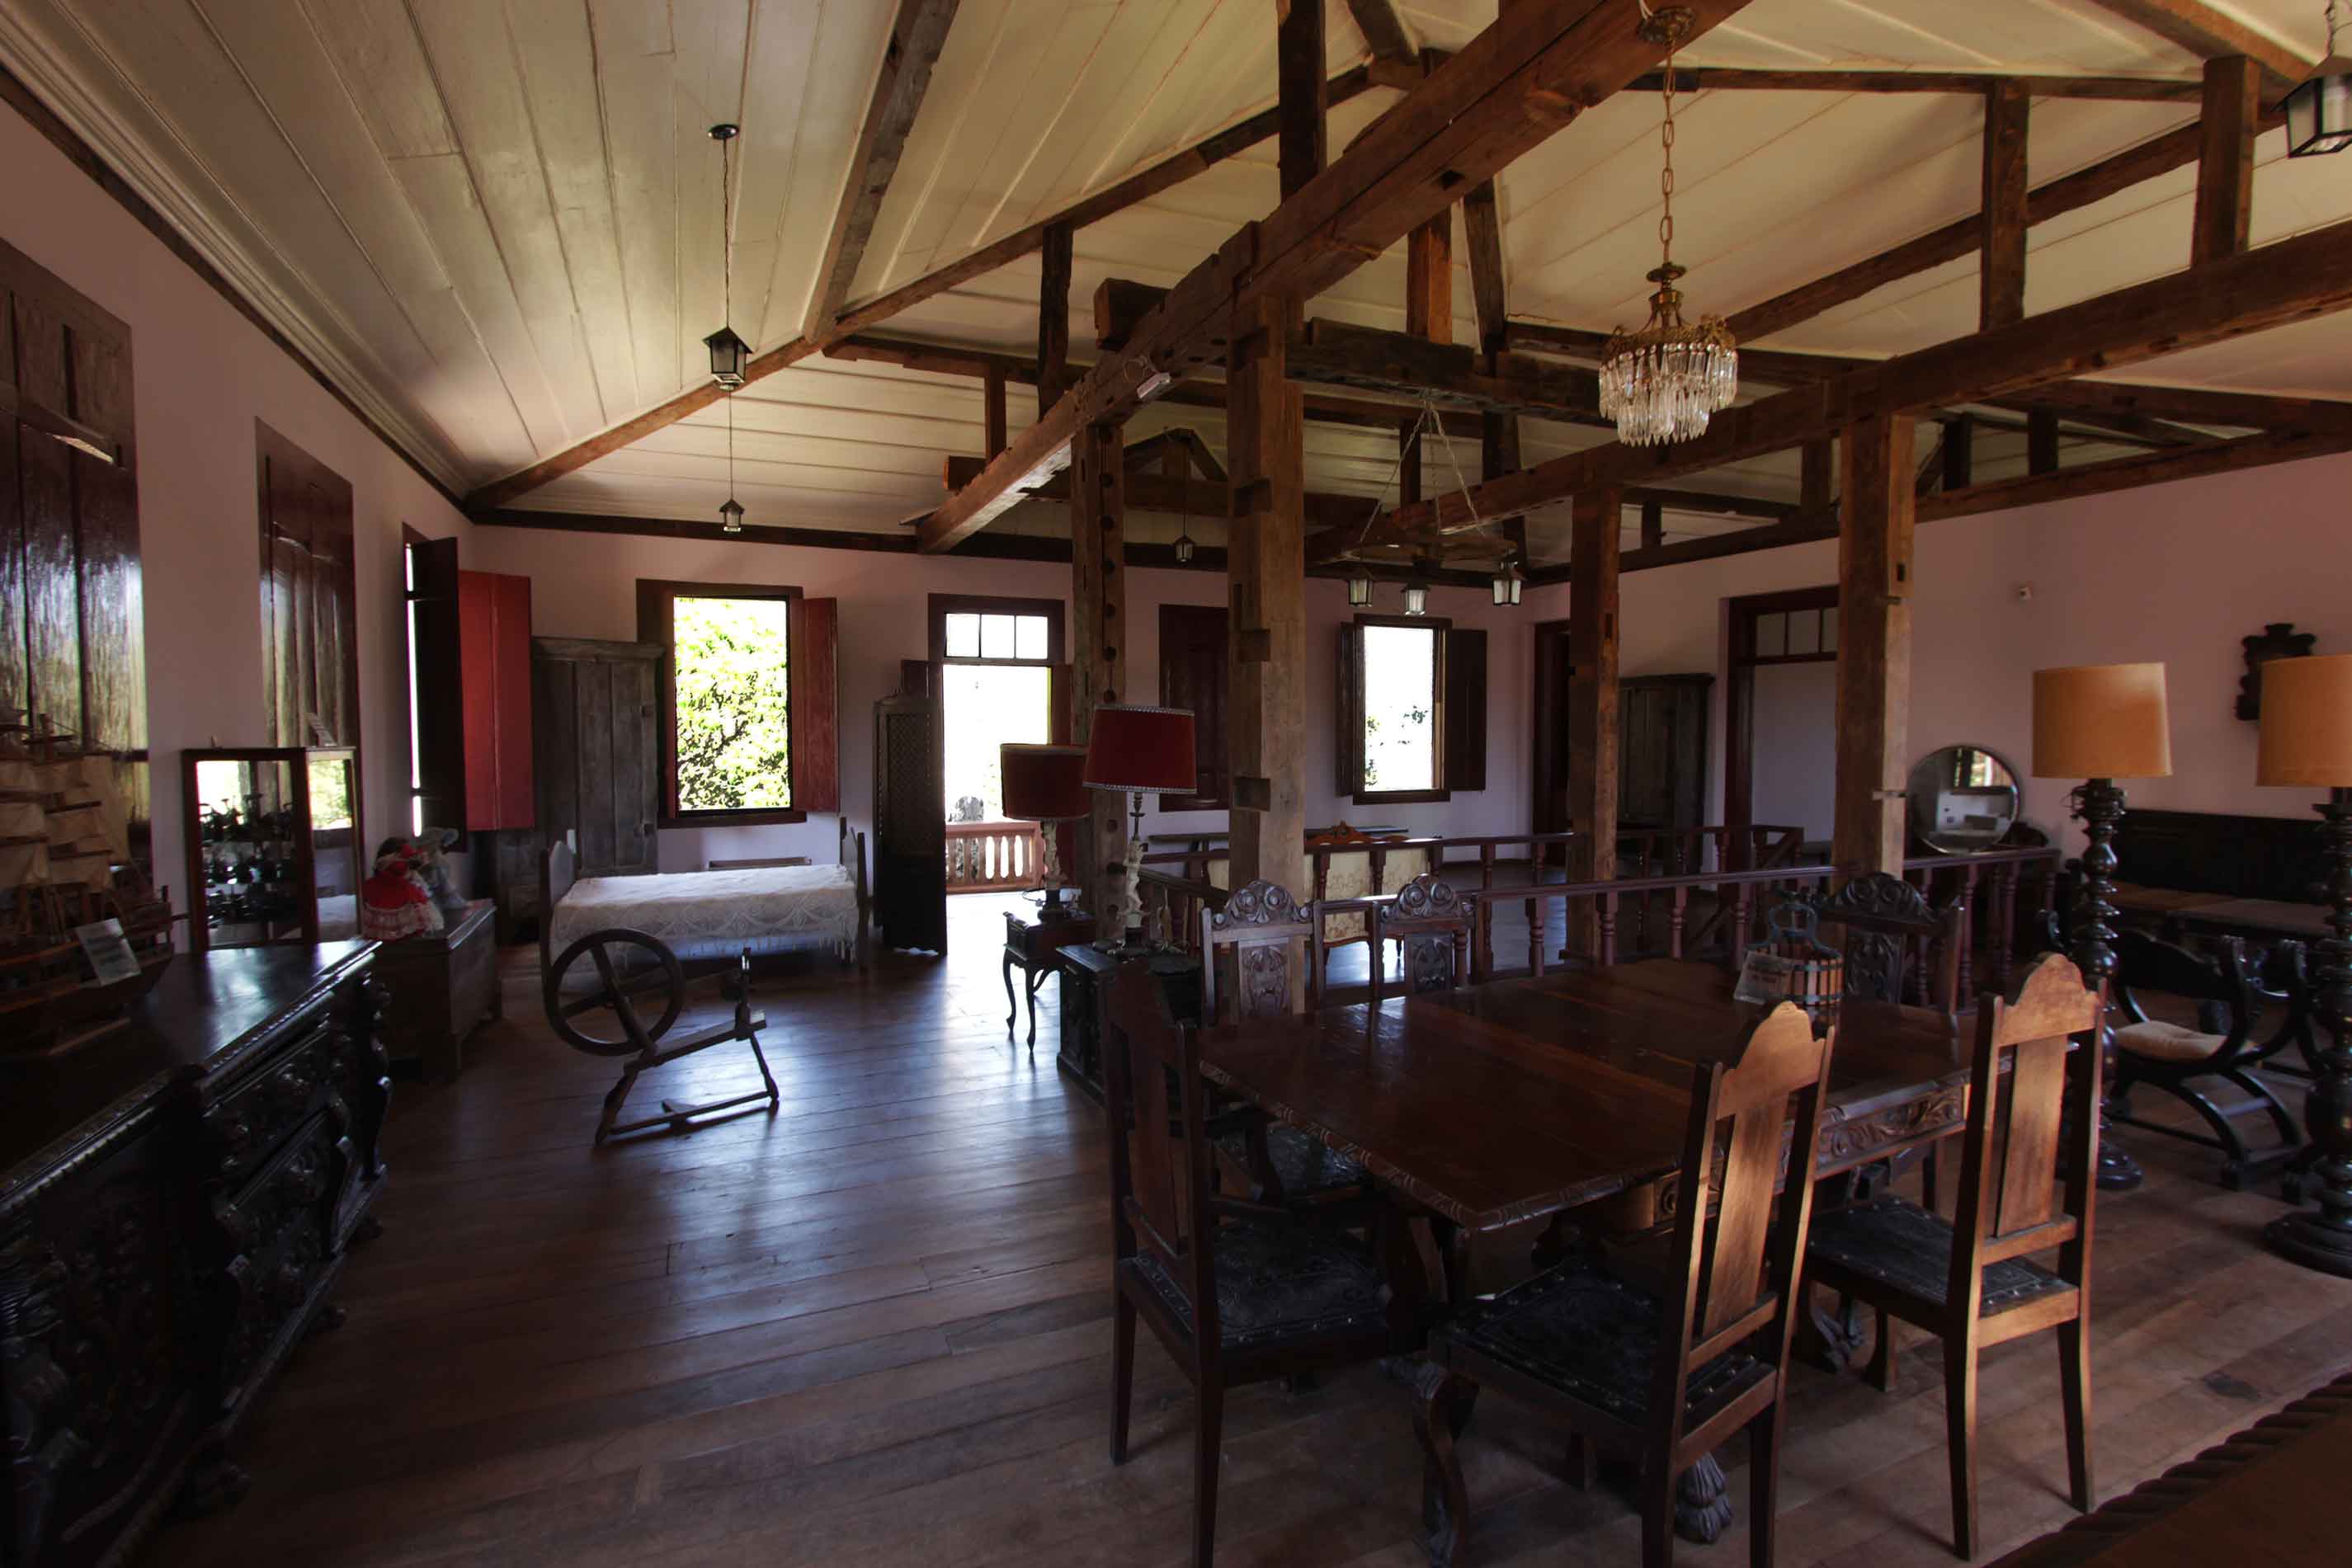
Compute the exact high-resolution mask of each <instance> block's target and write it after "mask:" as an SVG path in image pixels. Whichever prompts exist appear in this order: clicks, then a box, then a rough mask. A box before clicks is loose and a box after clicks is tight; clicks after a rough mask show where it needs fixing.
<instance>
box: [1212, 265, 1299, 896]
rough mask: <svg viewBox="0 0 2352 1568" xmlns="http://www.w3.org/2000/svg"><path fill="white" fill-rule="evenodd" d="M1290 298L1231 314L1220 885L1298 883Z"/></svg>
mask: <svg viewBox="0 0 2352 1568" xmlns="http://www.w3.org/2000/svg"><path fill="white" fill-rule="evenodd" d="M1290 309H1291V308H1290V307H1289V306H1288V305H1287V304H1286V302H1284V301H1281V300H1275V301H1271V302H1267V303H1263V304H1260V305H1258V306H1257V307H1255V308H1254V309H1251V310H1248V311H1245V312H1241V313H1238V314H1237V315H1236V317H1235V319H1234V341H1233V350H1232V354H1231V358H1230V361H1229V365H1230V369H1229V371H1228V372H1227V374H1226V377H1225V409H1226V417H1225V428H1226V432H1227V435H1226V440H1227V444H1228V451H1227V467H1228V468H1229V470H1230V474H1231V483H1232V486H1233V512H1232V521H1231V523H1230V525H1229V533H1228V542H1227V544H1226V547H1225V572H1226V580H1227V593H1228V597H1229V600H1230V603H1231V608H1232V612H1233V614H1232V625H1233V650H1232V652H1233V688H1232V695H1231V709H1230V712H1231V723H1232V752H1233V768H1234V810H1233V837H1232V844H1233V856H1232V869H1231V871H1230V873H1229V876H1228V881H1227V884H1226V885H1228V886H1230V887H1241V886H1243V885H1244V884H1246V883H1249V882H1251V881H1252V880H1254V879H1255V878H1259V877H1263V878H1265V880H1266V881H1268V882H1271V883H1278V884H1279V885H1281V886H1283V887H1286V888H1288V889H1290V890H1291V891H1292V892H1294V893H1297V894H1299V896H1301V897H1305V896H1306V894H1305V892H1304V890H1305V888H1306V886H1307V852H1306V845H1307V800H1306V789H1305V775H1306V733H1307V531H1306V516H1305V489H1306V486H1305V479H1304V474H1303V465H1304V457H1303V451H1302V447H1301V444H1300V441H1301V433H1302V425H1301V423H1300V421H1301V399H1300V396H1299V392H1298V388H1297V386H1296V385H1294V384H1293V383H1292V382H1291V381H1290V379H1289V377H1288V376H1287V375H1286V373H1285V370H1284V362H1285V360H1286V342H1287V337H1286V331H1285V324H1286V320H1287V318H1288V316H1289V314H1290Z"/></svg>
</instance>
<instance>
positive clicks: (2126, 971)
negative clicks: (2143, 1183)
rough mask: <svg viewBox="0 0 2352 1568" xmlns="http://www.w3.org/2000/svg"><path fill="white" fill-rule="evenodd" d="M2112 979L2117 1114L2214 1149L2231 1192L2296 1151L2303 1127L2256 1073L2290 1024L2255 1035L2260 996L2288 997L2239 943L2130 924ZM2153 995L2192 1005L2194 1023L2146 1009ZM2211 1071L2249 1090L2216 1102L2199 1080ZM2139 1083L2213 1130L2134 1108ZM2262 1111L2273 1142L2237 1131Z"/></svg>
mask: <svg viewBox="0 0 2352 1568" xmlns="http://www.w3.org/2000/svg"><path fill="white" fill-rule="evenodd" d="M2158 993H2161V994H2162V995H2164V996H2166V997H2169V998H2176V1000H2177V1002H2178V1003H2179V1004H2181V1005H2182V1006H2183V1008H2184V1010H2185V1009H2186V1008H2189V1007H2193V1008H2195V1009H2196V1011H2197V1016H2196V1018H2195V1020H2194V1022H2193V1023H2189V1022H2183V1021H2181V1019H2179V1018H2169V1019H2168V1018H2163V1017H2154V1016H2151V1015H2150V1014H2149V1012H2148V1010H2147V1002H2148V1001H2149V1000H2151V999H2153V998H2154V997H2155V996H2156V994H2158ZM2265 1004H2275V1005H2276V1006H2277V1007H2278V1008H2279V1009H2285V1007H2286V1005H2287V998H2286V997H2285V996H2284V994H2282V993H2280V992H2276V991H2272V990H2268V989H2265V988H2263V985H2262V983H2261V981H2260V980H2259V979H2258V978H2257V977H2256V976H2255V972H2254V968H2253V966H2252V961H2251V960H2249V958H2248V957H2247V956H2246V951H2245V945H2244V944H2243V943H2242V942H2241V941H2240V940H2239V939H2238V938H2237V937H2235V936H2221V937H2213V938H2210V939H2209V940H2208V943H2207V945H2206V946H2205V948H2204V950H2203V951H2202V952H2198V951H2192V950H2191V949H2189V948H2187V947H2183V946H2177V945H2175V944H2173V943H2170V942H2165V941H2160V940H2158V938H2156V937H2154V936H2148V935H2147V933H2146V932H2142V931H2126V932H2125V933H2124V934H2123V936H2122V938H2121V940H2120V942H2119V943H2118V945H2117V950H2116V1006H2118V1007H2119V1008H2121V1009H2122V1010H2123V1012H2124V1015H2125V1019H2126V1021H2125V1022H2124V1023H2122V1024H2120V1025H2118V1026H2117V1028H2116V1084H2115V1094H2114V1098H2113V1101H2112V1104H2113V1106H2114V1117H2115V1120H2116V1121H2118V1122H2125V1123H2128V1124H2130V1125H2132V1126H2135V1127H2145V1128H2147V1130H2148V1131H2150V1132H2154V1133H2162V1134H2166V1135H2168V1136H2170V1137H2176V1138H2181V1139H2185V1140H2186V1141H2188V1142H2189V1143H2193V1144H2202V1145H2205V1146H2206V1147H2207V1148H2210V1149H2219V1150H2220V1151H2221V1153H2222V1154H2223V1155H2226V1156H2227V1157H2226V1159H2225V1160H2224V1161H2223V1162H2222V1166H2221V1185H2222V1186H2227V1187H2230V1188H2231V1189H2232V1190H2237V1189H2241V1188H2243V1187H2244V1186H2246V1184H2247V1183H2248V1182H2249V1181H2252V1180H2259V1179H2261V1177H2262V1176H2264V1175H2266V1174H2268V1173H2269V1172H2271V1171H2273V1170H2275V1169H2277V1168H2278V1167H2279V1166H2283V1165H2284V1164H2285V1163H2286V1162H2287V1161H2288V1160H2289V1159H2291V1158H2293V1157H2294V1155H2295V1153H2296V1151H2297V1149H2298V1148H2299V1146H2300V1145H2301V1143H2302V1141H2303V1134H2302V1131H2301V1129H2300V1128H2298V1127H2297V1126H2296V1124H2295V1120H2294V1115H2293V1113H2290V1112H2289V1111H2288V1110H2287V1108H2286V1106H2285V1105H2284V1103H2282V1102H2281V1101H2280V1100H2279V1097H2278V1096H2277V1095H2276V1094H2273V1092H2271V1090H2270V1087H2269V1086H2268V1085H2267V1084H2265V1083H2264V1082H2263V1081H2262V1080H2261V1079H2259V1078H2257V1077H2255V1076H2254V1073H2253V1070H2254V1069H2255V1068H2256V1067H2258V1066H2260V1065H2261V1064H2262V1063H2263V1061H2264V1060H2266V1059H2267V1058H2268V1057H2269V1056H2270V1055H2271V1053H2272V1052H2273V1051H2277V1050H2278V1049H2279V1048H2280V1047H2281V1046H2283V1045H2284V1044H2285V1043H2286V1041H2287V1040H2288V1039H2289V1038H2291V1035H2292V1033H2293V1030H2292V1028H2291V1027H2290V1028H2283V1029H2280V1030H2276V1031H2274V1032H2273V1035H2272V1036H2271V1038H2270V1040H2268V1041H2266V1042H2265V1041H2258V1040H2256V1039H2255V1038H2254V1034H2255V1030H2256V1028H2257V1026H2258V1024H2259V1022H2260V1020H2261V1019H2262V1016H2263V1010H2264V1006H2265ZM2289 1022H2290V1025H2291V1024H2292V1022H2293V1020H2292V1019H2290V1020H2289ZM2215 1079H2218V1080H2220V1081H2221V1082H2224V1083H2227V1084H2229V1085H2230V1086H2231V1087H2232V1088H2234V1089H2237V1090H2240V1091H2242V1092H2243V1094H2244V1095H2245V1098H2244V1099H2242V1100H2238V1101H2235V1102H2232V1103H2229V1104H2226V1105H2224V1104H2220V1103H2216V1102H2215V1101H2214V1100H2213V1099H2212V1097H2211V1096H2210V1095H2209V1094H2207V1093H2205V1092H2203V1091H2202V1090H2201V1089H2200V1088H2199V1087H2198V1084H2199V1082H2200V1081H2210V1080H2215ZM2143 1084H2145V1085H2147V1087H2149V1088H2151V1089H2156V1090H2158V1091H2160V1092H2164V1093H2167V1094H2169V1095H2171V1096H2173V1098H2175V1099H2177V1100H2179V1101H2180V1102H2181V1103H2183V1104H2185V1105H2187V1106H2188V1107H2189V1109H2190V1110H2191V1111H2194V1112H2195V1113H2197V1115H2198V1116H2199V1118H2200V1120H2202V1121H2203V1122H2204V1124H2206V1126H2207V1127H2209V1128H2210V1129H2211V1135H2210V1136H2207V1135H2205V1134H2199V1133H2193V1132H2190V1131H2188V1130H2187V1129H2185V1128H2181V1127H2179V1126H2175V1125H2173V1124H2170V1123H2168V1122H2151V1121H2148V1120H2146V1119H2145V1118H2143V1117H2141V1116H2139V1115H2137V1114H2135V1113H2133V1110H2132V1105H2131V1092H2132V1091H2133V1090H2134V1089H2136V1088H2137V1087H2139V1086H2141V1085H2143ZM2259 1115H2267V1116H2269V1118H2270V1120H2271V1125H2272V1127H2273V1130H2274V1131H2276V1133H2277V1134H2278V1138H2279V1142H2278V1145H2277V1146H2276V1147H2274V1148H2271V1149H2266V1150H2257V1149H2255V1148H2254V1147H2253V1146H2252V1145H2250V1144H2248V1143H2247V1142H2246V1140H2245V1138H2244V1136H2243V1135H2242V1134H2240V1133H2239V1131H2238V1128H2237V1124H2238V1122H2239V1121H2241V1120H2242V1119H2243V1118H2245V1117H2247V1116H2259Z"/></svg>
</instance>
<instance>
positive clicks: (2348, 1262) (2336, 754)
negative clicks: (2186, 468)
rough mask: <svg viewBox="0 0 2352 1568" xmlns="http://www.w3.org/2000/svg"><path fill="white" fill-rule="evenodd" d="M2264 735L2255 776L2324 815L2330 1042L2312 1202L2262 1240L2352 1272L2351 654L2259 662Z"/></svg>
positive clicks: (2318, 993)
mask: <svg viewBox="0 0 2352 1568" xmlns="http://www.w3.org/2000/svg"><path fill="white" fill-rule="evenodd" d="M2262 677H2263V689H2262V705H2263V709H2262V713H2263V716H2262V726H2263V727H2262V741H2261V755H2260V760H2259V762H2258V764H2257V766H2256V770H2255V774H2254V781H2255V782H2256V783H2257V784H2270V785H2279V786H2300V787H2303V788H2306V789H2308V788H2311V787H2313V786H2317V787H2318V788H2320V789H2325V790H2326V791H2327V799H2326V801H2325V802H2324V803H2322V804H2321V805H2320V806H2318V807H2317V808H2316V810H2318V812H2319V814H2320V816H2321V817H2323V818H2324V819H2326V828H2325V830H2324V831H2325V834H2326V858H2327V902H2328V903H2329V904H2330V905H2332V906H2333V907H2332V908H2331V910H2330V912H2329V914H2328V916H2327V924H2328V925H2329V927H2330V928H2331V929H2332V930H2333V931H2334V932H2335V935H2334V936H2330V937H2329V938H2327V939H2326V941H2324V942H2321V943H2318V944H2317V945H2316V951H2317V953H2318V955H2319V966H2318V971H2317V973H2315V975H2313V977H2312V994H2313V998H2314V999H2315V1001H2317V1002H2318V1004H2319V1010H2320V1012H2321V1015H2322V1017H2323V1019H2324V1020H2325V1021H2326V1025H2327V1028H2328V1033H2329V1036H2330V1040H2331V1043H2330V1044H2329V1046H2328V1049H2327V1050H2326V1052H2325V1053H2323V1054H2322V1055H2321V1057H2320V1059H2319V1061H2317V1063H2315V1065H2316V1066H2317V1067H2318V1069H2319V1072H2318V1075H2317V1076H2316V1077H2315V1078H2314V1079H2313V1080H2312V1084H2311V1093H2310V1094H2309V1096H2308V1097H2306V1098H2305V1101H2304V1113H2303V1128H2304V1135H2305V1137H2306V1138H2308V1139H2310V1140H2311V1150H2312V1154H2313V1155H2314V1156H2315V1158H2314V1162H2313V1165H2312V1167H2311V1168H2312V1176H2313V1177H2314V1178H2315V1180H2316V1181H2317V1183H2318V1186H2319V1201H2318V1206H2317V1207H2315V1208H2299V1209H2297V1210H2295V1212H2294V1213H2293V1214H2289V1215H2284V1216H2282V1217H2281V1218H2277V1219H2274V1220H2273V1221H2271V1223H2270V1224H2269V1226H2268V1227H2266V1228H2264V1229H2263V1239H2264V1240H2266V1241H2268V1242H2269V1243H2270V1244H2271V1248H2272V1249H2273V1251H2275V1252H2278V1253H2280V1254H2282V1255H2283V1256H2284V1257H2288V1258H2292V1259H2293V1260H2295V1261H2296V1262H2298V1263H2300V1264H2302V1265H2303V1266H2304V1267H2305V1268H2307V1269H2317V1270H2323V1271H2324V1272H2326V1273H2330V1274H2336V1275H2341V1276H2343V1277H2345V1278H2347V1279H2352V654H2347V653H2333V654H2329V655H2327V656H2326V657H2324V658H2316V659H2273V660H2272V661H2271V662H2270V663H2268V664H2264V665H2263V668H2262Z"/></svg>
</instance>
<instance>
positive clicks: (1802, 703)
mask: <svg viewBox="0 0 2352 1568" xmlns="http://www.w3.org/2000/svg"><path fill="white" fill-rule="evenodd" d="M1755 704H1756V706H1755V708H1754V713H1755V716H1756V726H1755V733H1756V769H1755V778H1754V779H1752V780H1750V783H1751V785H1752V789H1753V793H1752V795H1751V796H1750V799H1749V805H1750V807H1751V809H1752V811H1753V815H1754V817H1755V820H1756V821H1759V822H1775V823H1780V824H1782V825H1784V826H1793V827H1799V828H1802V829H1804V830H1805V836H1806V837H1807V838H1813V839H1826V838H1828V837H1829V836H1830V828H1831V824H1832V821H1834V820H1835V819H1834V815H1833V813H1834V811H1835V810H1836V805H1837V780H1836V772H1837V666H1836V665H1835V664H1767V665H1765V666H1763V667H1762V668H1760V669H1759V670H1758V671H1757V672H1756V689H1755Z"/></svg>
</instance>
